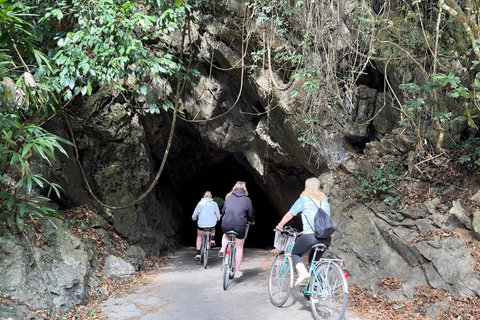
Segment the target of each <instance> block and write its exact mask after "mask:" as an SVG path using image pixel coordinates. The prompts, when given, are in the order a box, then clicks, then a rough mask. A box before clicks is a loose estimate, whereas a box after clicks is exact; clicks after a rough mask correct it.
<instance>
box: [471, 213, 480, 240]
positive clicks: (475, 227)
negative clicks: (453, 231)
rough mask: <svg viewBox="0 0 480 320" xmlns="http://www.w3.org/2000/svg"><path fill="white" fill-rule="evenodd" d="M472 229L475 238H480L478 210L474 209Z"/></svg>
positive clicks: (479, 215) (479, 214)
mask: <svg viewBox="0 0 480 320" xmlns="http://www.w3.org/2000/svg"><path fill="white" fill-rule="evenodd" d="M472 229H473V232H475V238H476V239H477V240H480V211H475V212H474V213H473V219H472Z"/></svg>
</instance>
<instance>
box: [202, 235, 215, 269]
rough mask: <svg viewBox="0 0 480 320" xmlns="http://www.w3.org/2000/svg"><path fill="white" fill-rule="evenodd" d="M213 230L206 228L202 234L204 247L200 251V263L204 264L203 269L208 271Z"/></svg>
mask: <svg viewBox="0 0 480 320" xmlns="http://www.w3.org/2000/svg"><path fill="white" fill-rule="evenodd" d="M211 229H212V228H210V227H206V228H203V234H202V245H201V249H200V263H203V267H204V268H205V269H207V264H208V257H209V256H210V248H211V245H212V243H211V239H212V231H211Z"/></svg>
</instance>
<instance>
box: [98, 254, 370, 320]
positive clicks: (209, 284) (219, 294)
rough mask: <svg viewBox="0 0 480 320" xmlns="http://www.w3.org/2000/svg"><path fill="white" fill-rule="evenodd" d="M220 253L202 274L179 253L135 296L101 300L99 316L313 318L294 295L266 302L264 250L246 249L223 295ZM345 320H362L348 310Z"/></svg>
mask: <svg viewBox="0 0 480 320" xmlns="http://www.w3.org/2000/svg"><path fill="white" fill-rule="evenodd" d="M218 250H219V248H218V247H216V248H213V251H212V253H211V257H210V259H209V262H208V263H209V266H208V268H207V269H204V268H203V266H202V265H200V263H199V262H197V261H194V260H193V257H194V256H195V250H194V248H181V249H179V250H178V251H177V252H175V253H174V254H173V255H172V257H173V258H174V261H173V263H172V264H171V265H169V266H168V267H166V268H165V269H164V270H162V271H161V272H159V273H158V274H156V275H155V276H154V277H153V278H152V280H151V281H149V282H148V283H147V284H146V285H144V286H142V287H141V288H139V289H138V290H137V291H136V292H135V293H133V294H129V295H126V296H123V297H120V298H111V299H108V300H107V301H105V303H104V304H103V305H102V307H101V308H102V311H103V313H104V314H105V315H106V316H107V318H108V319H111V320H127V319H132V320H159V319H168V320H185V319H196V320H217V319H218V320H229V319H235V320H243V319H245V320H246V319H248V320H251V319H276V320H283V319H285V320H287V319H288V320H291V319H313V316H312V314H311V311H310V306H309V304H308V302H307V301H306V300H305V299H304V298H303V296H302V295H301V294H300V293H299V292H298V290H294V291H293V292H292V295H291V296H290V298H289V300H288V301H287V302H286V303H285V305H284V306H283V307H281V308H278V307H275V306H273V305H272V304H271V303H270V299H269V296H268V289H267V281H268V272H269V269H270V264H271V261H272V260H273V256H272V254H271V253H270V252H268V251H265V250H261V249H250V248H247V249H245V251H244V259H243V264H242V271H243V277H241V278H239V279H231V280H230V285H229V287H228V289H227V290H226V291H225V290H223V287H222V271H221V269H220V268H221V258H218V256H217V254H218ZM344 319H345V320H364V318H361V317H359V316H357V315H355V314H353V313H352V312H351V311H349V310H347V314H346V316H345V318H344Z"/></svg>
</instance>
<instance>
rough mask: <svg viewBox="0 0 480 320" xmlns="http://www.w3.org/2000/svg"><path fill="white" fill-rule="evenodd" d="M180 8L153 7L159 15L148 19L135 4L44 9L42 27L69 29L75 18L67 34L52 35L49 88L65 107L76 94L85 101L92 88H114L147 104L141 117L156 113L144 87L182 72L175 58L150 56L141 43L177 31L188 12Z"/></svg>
mask: <svg viewBox="0 0 480 320" xmlns="http://www.w3.org/2000/svg"><path fill="white" fill-rule="evenodd" d="M182 3H183V2H182V1H176V4H168V5H167V4H166V3H164V2H163V1H157V5H159V6H161V8H162V11H161V12H160V14H159V15H150V14H148V12H146V11H145V10H142V6H141V3H137V2H134V1H112V0H100V1H98V0H87V1H79V0H75V1H68V2H67V1H59V2H56V3H55V4H54V5H53V6H52V7H50V8H47V10H46V13H45V18H44V20H42V21H43V22H44V23H47V22H48V21H50V20H52V19H58V20H59V22H60V23H61V22H63V21H66V22H67V23H68V22H70V21H71V19H72V17H73V18H74V22H73V23H72V24H73V25H72V26H71V30H69V31H68V32H59V33H58V34H57V35H55V39H56V41H57V45H58V47H59V50H58V51H57V52H56V54H55V55H54V56H53V61H54V62H55V64H56V66H57V68H58V73H57V74H58V77H56V78H55V79H54V81H53V86H54V87H55V89H56V90H57V92H58V93H61V95H62V97H63V99H64V100H66V101H69V100H71V99H72V98H73V97H74V96H76V95H79V94H81V95H90V94H91V93H92V91H93V90H94V88H96V87H97V86H102V85H113V86H115V87H116V88H118V89H120V90H127V89H128V91H131V92H133V94H134V97H136V98H140V97H141V98H142V101H144V100H147V101H145V109H144V110H145V111H146V112H149V113H159V112H160V110H159V106H157V102H156V101H155V100H153V99H151V98H150V97H151V94H149V93H150V86H149V83H148V81H149V80H150V79H152V78H153V77H154V76H155V75H157V74H160V75H161V76H162V77H173V76H174V75H176V74H177V73H179V72H180V71H181V69H180V67H179V65H178V63H177V61H175V60H176V59H175V57H174V56H172V55H171V54H169V53H166V52H164V53H161V52H160V51H156V52H153V51H152V50H151V49H150V48H149V47H148V45H147V44H146V43H147V42H157V41H159V40H158V38H159V37H160V36H161V35H163V34H167V33H169V32H171V31H173V30H176V29H178V28H179V23H181V22H183V21H185V17H186V11H187V9H188V6H186V5H185V6H181V4H182ZM154 12H155V13H158V11H154ZM132 79H135V81H132ZM142 79H145V80H148V81H145V80H142ZM171 107H172V105H171V104H165V105H163V106H162V108H164V109H168V108H171Z"/></svg>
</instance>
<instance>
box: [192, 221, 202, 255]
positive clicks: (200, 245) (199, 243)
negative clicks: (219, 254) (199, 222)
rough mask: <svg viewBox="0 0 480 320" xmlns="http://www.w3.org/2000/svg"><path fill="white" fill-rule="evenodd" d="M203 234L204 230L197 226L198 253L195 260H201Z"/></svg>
mask: <svg viewBox="0 0 480 320" xmlns="http://www.w3.org/2000/svg"><path fill="white" fill-rule="evenodd" d="M202 235H203V230H200V229H199V228H197V243H196V248H197V254H196V255H195V258H194V259H195V260H200V258H201V256H200V248H201V247H202Z"/></svg>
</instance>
